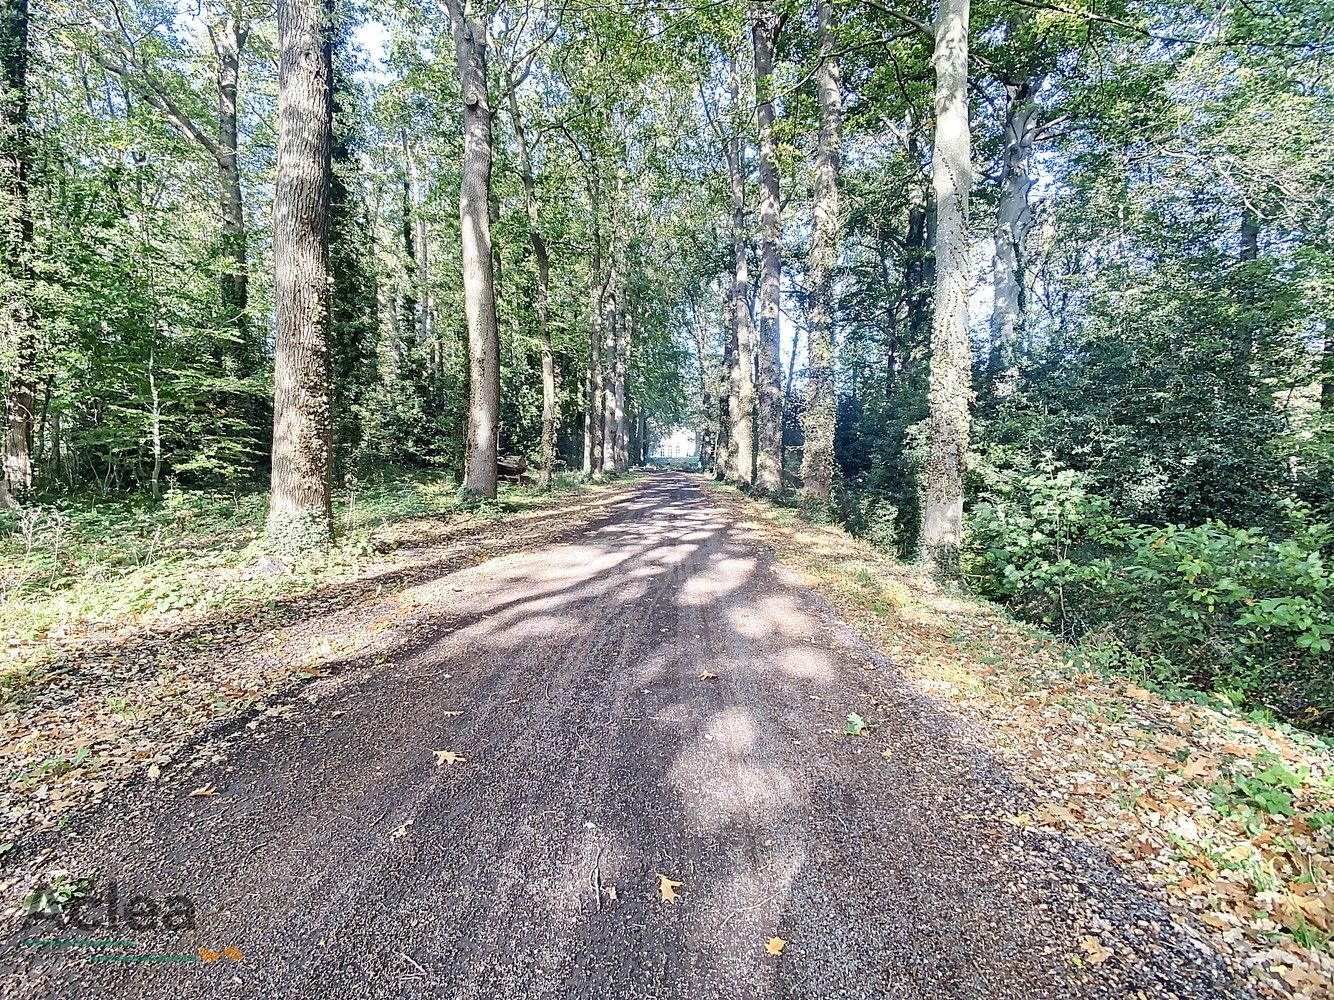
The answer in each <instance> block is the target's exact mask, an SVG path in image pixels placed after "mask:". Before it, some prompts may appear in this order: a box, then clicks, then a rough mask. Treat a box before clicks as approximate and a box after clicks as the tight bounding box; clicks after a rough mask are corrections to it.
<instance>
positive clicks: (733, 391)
mask: <svg viewBox="0 0 1334 1000" xmlns="http://www.w3.org/2000/svg"><path fill="white" fill-rule="evenodd" d="M728 90H729V92H730V95H731V98H732V106H733V107H736V106H737V105H738V104H739V103H740V101H741V77H740V73H739V71H738V69H737V66H736V63H735V62H733V64H732V72H731V78H730V80H729V82H728ZM726 155H727V174H728V179H729V180H730V182H731V186H732V255H733V259H734V261H735V268H736V269H735V271H734V274H733V279H732V301H731V303H730V309H731V314H732V336H733V338H734V342H735V343H734V351H733V356H732V371H731V376H730V388H729V392H728V411H729V415H730V417H731V430H730V432H729V434H728V463H727V464H728V473H729V475H730V477H731V478H732V479H733V480H734V481H736V482H737V483H739V484H740V485H742V486H749V485H751V484H752V483H753V482H754V481H755V376H754V371H755V346H754V345H755V326H754V322H753V320H752V318H751V313H750V263H749V249H750V248H749V240H748V239H747V238H746V177H745V173H744V170H745V165H744V163H743V162H742V148H741V136H740V135H739V134H738V135H733V136H731V137H730V138H729V139H728V140H727V142H726Z"/></svg>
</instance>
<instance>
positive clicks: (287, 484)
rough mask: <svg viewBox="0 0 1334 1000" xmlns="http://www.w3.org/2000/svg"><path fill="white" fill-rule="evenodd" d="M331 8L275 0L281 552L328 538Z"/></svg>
mask: <svg viewBox="0 0 1334 1000" xmlns="http://www.w3.org/2000/svg"><path fill="white" fill-rule="evenodd" d="M332 19H333V7H332V4H331V3H329V2H328V0H324V2H321V0H279V2H278V48H279V77H278V173H277V178H276V180H275V182H274V192H273V263H274V275H275V282H274V286H275V287H274V311H275V318H276V324H275V334H274V361H273V476H272V492H271V493H270V497H269V521H268V534H269V538H270V540H271V541H272V542H274V543H276V544H277V545H278V546H279V547H281V548H300V547H307V546H310V545H314V544H322V543H325V542H327V541H329V539H330V538H331V537H332V536H333V510H332V503H331V496H330V474H331V468H332V460H333V442H332V420H331V412H330V410H331V405H330V401H331V391H330V378H329V334H330V323H331V317H330V298H329V176H330V155H331V147H332V139H333V135H332V133H333V87H332V84H333V79H332V78H333V60H332V56H333V47H332V37H333V35H332V31H331V22H332Z"/></svg>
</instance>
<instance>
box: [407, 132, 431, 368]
mask: <svg viewBox="0 0 1334 1000" xmlns="http://www.w3.org/2000/svg"><path fill="white" fill-rule="evenodd" d="M417 164H418V161H417V160H416V159H415V158H414V159H410V160H409V161H408V166H409V176H410V178H411V186H412V206H413V213H412V214H413V219H412V221H413V227H412V229H413V248H414V251H413V252H414V257H415V259H416V261H417V316H416V320H417V343H418V344H420V345H421V347H422V349H423V350H425V349H426V345H427V344H429V343H430V342H431V244H430V231H429V230H428V228H427V225H426V215H425V213H423V212H420V211H417V208H418V207H419V206H420V205H421V204H422V203H423V202H424V201H425V196H424V193H423V191H422V179H421V169H420V167H419V166H418V165H417Z"/></svg>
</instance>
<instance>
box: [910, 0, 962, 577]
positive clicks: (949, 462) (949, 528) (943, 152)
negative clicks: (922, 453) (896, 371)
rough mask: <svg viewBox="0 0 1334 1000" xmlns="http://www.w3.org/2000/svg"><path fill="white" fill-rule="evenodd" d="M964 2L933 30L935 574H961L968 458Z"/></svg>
mask: <svg viewBox="0 0 1334 1000" xmlns="http://www.w3.org/2000/svg"><path fill="white" fill-rule="evenodd" d="M968 14H969V0H941V4H940V13H939V16H938V19H937V21H936V25H935V31H936V43H935V57H934V62H935V67H936V101H935V104H936V140H935V147H934V150H933V152H932V157H931V180H932V188H933V190H934V193H935V200H936V299H935V311H934V316H933V320H932V329H931V381H930V388H929V392H928V408H929V413H930V416H929V425H930V430H929V443H928V457H927V469H926V497H925V504H924V511H923V518H922V557H923V560H924V562H925V563H926V565H927V567H928V568H929V569H930V570H932V571H933V572H936V573H939V574H941V575H943V576H947V577H957V576H958V573H959V543H960V539H961V536H962V532H963V473H964V463H965V460H966V458H967V454H968V434H969V430H970V426H969V422H970V415H969V404H970V402H971V398H972V387H971V384H970V382H971V376H972V350H971V347H970V345H969V342H968V291H969V273H970V272H969V264H968V194H969V188H970V187H971V186H972V164H971V145H972V143H971V136H970V134H969V130H968Z"/></svg>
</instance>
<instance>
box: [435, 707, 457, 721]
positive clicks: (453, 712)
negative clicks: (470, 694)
mask: <svg viewBox="0 0 1334 1000" xmlns="http://www.w3.org/2000/svg"><path fill="white" fill-rule="evenodd" d="M440 714H441V715H443V716H444V717H445V718H446V719H452V718H453V717H454V716H456V715H462V714H463V709H461V708H458V709H455V710H454V711H452V712H441V713H440Z"/></svg>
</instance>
